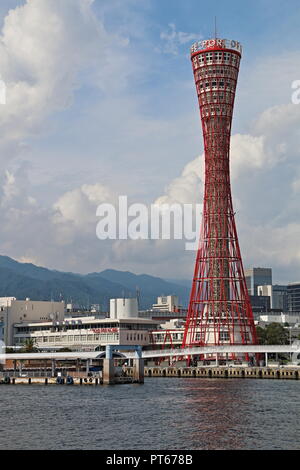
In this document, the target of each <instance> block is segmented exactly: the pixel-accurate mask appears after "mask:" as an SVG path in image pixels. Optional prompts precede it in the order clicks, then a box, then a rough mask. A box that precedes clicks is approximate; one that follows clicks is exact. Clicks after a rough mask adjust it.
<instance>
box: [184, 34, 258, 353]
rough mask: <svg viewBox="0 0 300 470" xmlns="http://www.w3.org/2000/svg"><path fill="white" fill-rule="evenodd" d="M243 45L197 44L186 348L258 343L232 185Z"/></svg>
mask: <svg viewBox="0 0 300 470" xmlns="http://www.w3.org/2000/svg"><path fill="white" fill-rule="evenodd" d="M241 53H242V47H241V45H240V43H239V42H237V41H233V40H227V39H216V38H215V39H209V40H206V41H200V42H197V43H195V44H194V45H193V46H192V48H191V59H192V66H193V71H194V78H195V83H196V90H197V95H198V101H199V107H200V116H201V122H202V130H203V138H204V152H205V190H204V205H203V218H202V228H201V235H200V245H199V249H198V252H197V256H196V263H195V271H194V277H193V284H192V290H191V295H190V303H189V310H188V316H187V322H186V327H185V334H184V338H183V346H187V345H199V346H202V345H209V344H211V345H218V344H255V343H256V341H257V340H256V331H255V326H254V320H253V313H252V309H251V305H250V299H249V295H248V291H247V287H246V281H245V276H244V269H243V265H242V259H241V253H240V248H239V243H238V236H237V231H236V225H235V219H234V210H233V204H232V197H231V188H230V171H229V147H230V134H231V123H232V114H233V105H234V99H235V91H236V84H237V78H238V73H239V65H240V59H241Z"/></svg>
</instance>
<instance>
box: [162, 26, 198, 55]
mask: <svg viewBox="0 0 300 470" xmlns="http://www.w3.org/2000/svg"><path fill="white" fill-rule="evenodd" d="M201 37H202V36H201V35H199V34H195V33H184V32H183V31H177V30H176V25H175V24H174V23H169V24H168V31H163V32H161V33H160V39H161V40H162V41H164V45H163V46H162V48H161V51H162V52H164V53H165V54H171V55H178V54H179V50H180V46H182V45H184V44H187V43H191V44H192V42H195V41H198V40H200V39H201Z"/></svg>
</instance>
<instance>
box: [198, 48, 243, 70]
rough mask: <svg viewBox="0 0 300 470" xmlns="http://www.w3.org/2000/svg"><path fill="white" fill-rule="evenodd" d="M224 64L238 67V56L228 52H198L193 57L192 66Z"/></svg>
mask: <svg viewBox="0 0 300 470" xmlns="http://www.w3.org/2000/svg"><path fill="white" fill-rule="evenodd" d="M213 63H215V64H225V65H233V66H235V67H238V66H239V64H240V57H239V56H238V55H237V54H234V53H230V52H205V53H202V54H198V55H197V56H195V57H194V58H193V65H194V68H198V67H199V66H200V67H202V66H204V65H209V64H213Z"/></svg>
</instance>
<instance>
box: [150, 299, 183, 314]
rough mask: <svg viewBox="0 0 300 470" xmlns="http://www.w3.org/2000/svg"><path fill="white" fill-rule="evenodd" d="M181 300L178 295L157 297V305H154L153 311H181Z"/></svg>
mask: <svg viewBox="0 0 300 470" xmlns="http://www.w3.org/2000/svg"><path fill="white" fill-rule="evenodd" d="M180 308H181V306H180V305H179V300H178V296H177V295H166V296H161V297H157V303H156V304H153V305H152V309H153V310H161V311H166V312H175V311H177V310H179V309H180Z"/></svg>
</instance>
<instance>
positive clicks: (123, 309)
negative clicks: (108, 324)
mask: <svg viewBox="0 0 300 470" xmlns="http://www.w3.org/2000/svg"><path fill="white" fill-rule="evenodd" d="M109 315H110V318H115V319H116V318H138V316H139V311H138V301H137V299H125V298H123V299H110V310H109Z"/></svg>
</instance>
